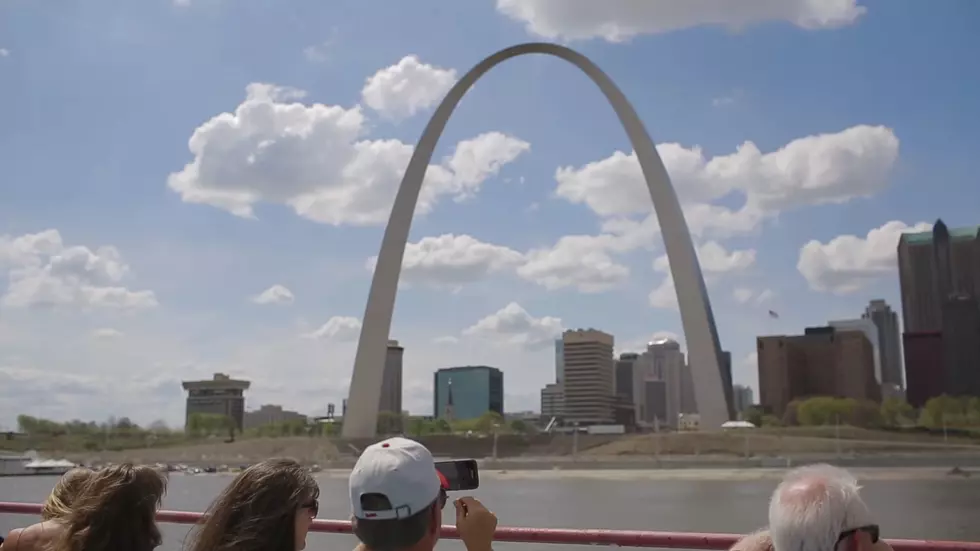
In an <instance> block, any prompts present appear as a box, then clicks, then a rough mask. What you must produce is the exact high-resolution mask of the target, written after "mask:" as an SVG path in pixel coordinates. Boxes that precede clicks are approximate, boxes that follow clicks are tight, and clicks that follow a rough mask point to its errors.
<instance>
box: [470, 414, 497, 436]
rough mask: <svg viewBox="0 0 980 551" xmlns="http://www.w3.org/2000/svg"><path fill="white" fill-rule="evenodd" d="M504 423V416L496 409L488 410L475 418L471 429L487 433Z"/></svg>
mask: <svg viewBox="0 0 980 551" xmlns="http://www.w3.org/2000/svg"><path fill="white" fill-rule="evenodd" d="M503 425H504V417H503V416H502V415H500V414H499V413H497V412H496V411H488V412H486V413H484V414H483V415H481V416H480V417H479V418H477V419H476V422H475V423H474V424H473V430H476V431H477V432H482V433H485V434H489V433H491V432H493V431H494V430H499V427H501V426H503Z"/></svg>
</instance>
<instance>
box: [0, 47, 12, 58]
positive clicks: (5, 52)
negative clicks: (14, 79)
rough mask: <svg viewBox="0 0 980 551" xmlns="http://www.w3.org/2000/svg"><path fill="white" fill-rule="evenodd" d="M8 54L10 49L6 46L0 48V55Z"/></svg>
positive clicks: (5, 55)
mask: <svg viewBox="0 0 980 551" xmlns="http://www.w3.org/2000/svg"><path fill="white" fill-rule="evenodd" d="M9 55H10V50H8V49H7V48H0V57H8V56H9Z"/></svg>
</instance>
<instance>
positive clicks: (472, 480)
mask: <svg viewBox="0 0 980 551" xmlns="http://www.w3.org/2000/svg"><path fill="white" fill-rule="evenodd" d="M436 470H438V471H439V472H440V473H442V476H444V477H446V481H447V482H449V487H448V488H446V489H447V490H448V491H450V492H456V491H460V490H475V489H477V488H479V487H480V473H479V471H478V469H477V465H476V460H475V459H458V460H456V461H436Z"/></svg>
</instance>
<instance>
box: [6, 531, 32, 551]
mask: <svg viewBox="0 0 980 551" xmlns="http://www.w3.org/2000/svg"><path fill="white" fill-rule="evenodd" d="M24 530H26V528H14V529H13V530H11V531H10V533H8V534H7V537H5V538H4V539H3V545H2V546H0V549H2V550H3V551H16V550H17V549H20V546H19V545H18V544H19V543H20V538H21V536H22V535H23V534H24Z"/></svg>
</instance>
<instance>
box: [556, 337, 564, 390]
mask: <svg viewBox="0 0 980 551" xmlns="http://www.w3.org/2000/svg"><path fill="white" fill-rule="evenodd" d="M564 381H565V343H564V342H563V341H562V340H561V339H555V382H556V383H558V384H562V383H563V382H564Z"/></svg>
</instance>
